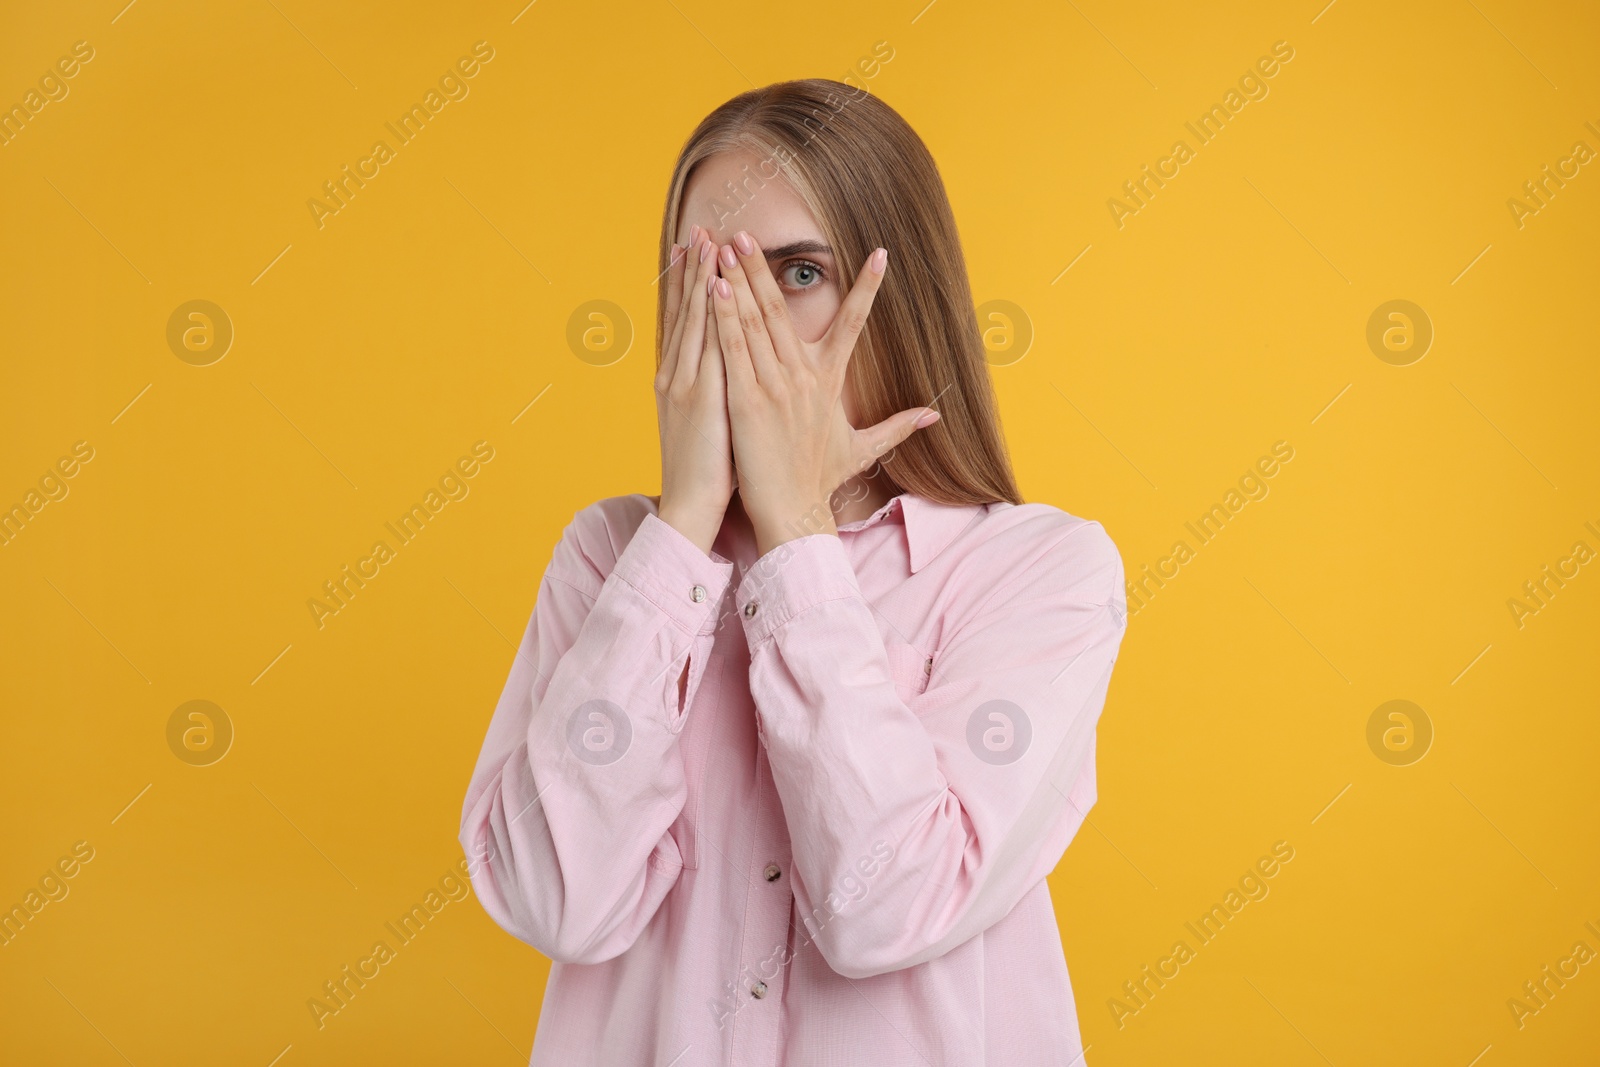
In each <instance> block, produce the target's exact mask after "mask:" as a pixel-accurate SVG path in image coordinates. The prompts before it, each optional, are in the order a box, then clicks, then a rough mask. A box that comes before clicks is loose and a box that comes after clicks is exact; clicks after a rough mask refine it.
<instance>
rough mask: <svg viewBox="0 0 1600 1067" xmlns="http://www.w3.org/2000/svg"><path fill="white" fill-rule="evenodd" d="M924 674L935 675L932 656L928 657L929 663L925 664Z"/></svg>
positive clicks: (923, 666)
mask: <svg viewBox="0 0 1600 1067" xmlns="http://www.w3.org/2000/svg"><path fill="white" fill-rule="evenodd" d="M922 673H923V674H932V673H933V657H932V656H929V657H928V662H926V663H924V664H923V665H922Z"/></svg>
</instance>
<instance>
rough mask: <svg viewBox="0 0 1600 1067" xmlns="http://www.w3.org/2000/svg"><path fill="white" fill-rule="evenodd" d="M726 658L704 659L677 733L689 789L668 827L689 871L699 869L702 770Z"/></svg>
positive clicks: (719, 705) (715, 724) (718, 712)
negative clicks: (681, 808) (680, 728)
mask: <svg viewBox="0 0 1600 1067" xmlns="http://www.w3.org/2000/svg"><path fill="white" fill-rule="evenodd" d="M727 668H728V660H727V657H726V656H721V655H717V654H715V653H713V654H712V655H711V656H710V657H709V658H708V659H707V660H706V667H705V670H704V671H703V672H702V673H701V676H700V684H699V686H698V687H697V688H696V689H695V694H694V699H693V700H692V701H690V703H689V710H688V711H687V712H685V714H684V724H683V729H682V730H681V731H679V733H678V751H679V753H680V754H681V755H682V757H683V774H684V780H685V782H687V784H688V787H689V795H688V798H687V799H686V800H685V801H684V802H683V811H682V813H681V814H679V816H678V818H677V819H676V820H675V821H674V822H673V824H672V829H671V833H672V838H673V840H674V841H676V842H677V843H678V852H679V853H680V854H681V855H682V856H683V865H684V867H685V868H686V869H689V870H693V869H694V868H696V867H699V866H700V852H701V848H700V825H701V815H702V809H703V807H704V803H705V795H706V790H705V780H706V767H707V765H708V764H709V763H710V762H711V749H712V744H713V742H714V741H715V740H716V738H717V735H718V733H719V720H720V719H721V717H722V710H723V705H724V703H725V701H724V688H725V676H726V674H727Z"/></svg>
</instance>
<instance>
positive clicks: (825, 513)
mask: <svg viewBox="0 0 1600 1067" xmlns="http://www.w3.org/2000/svg"><path fill="white" fill-rule="evenodd" d="M888 261H889V254H888V252H887V251H885V250H884V249H882V248H879V249H877V250H876V251H874V252H873V253H872V254H871V255H870V256H868V257H867V262H866V265H865V266H863V267H862V269H861V273H860V274H859V275H858V276H857V277H856V282H855V285H854V286H852V287H851V289H850V292H849V293H848V294H847V295H846V296H845V298H844V302H843V303H842V304H841V305H840V307H839V311H838V314H836V315H835V316H834V319H833V322H832V323H831V324H829V326H828V330H827V332H826V333H824V334H823V335H822V337H821V338H820V339H819V340H817V341H815V342H807V341H803V340H801V339H800V337H799V336H798V335H797V334H796V333H795V330H794V323H793V322H792V321H791V319H790V316H789V305H788V303H787V301H786V300H785V299H784V296H783V292H782V291H781V290H780V289H779V288H778V284H777V282H776V280H774V278H773V277H772V272H771V271H770V270H768V269H767V260H766V256H765V255H764V254H763V253H762V251H761V248H760V246H758V245H757V244H756V243H755V241H754V239H753V238H751V237H749V235H747V234H743V233H740V234H738V235H737V236H735V238H734V243H733V244H732V245H724V246H723V247H722V248H721V249H719V251H718V265H719V266H718V270H719V274H720V277H717V278H716V279H714V280H713V282H712V286H713V301H714V303H715V306H716V314H717V333H718V335H719V339H720V341H721V345H722V353H723V357H724V359H725V361H726V363H727V373H728V419H729V425H730V429H731V432H732V437H733V456H734V463H735V466H736V467H737V469H738V476H739V497H740V499H741V500H742V501H743V503H744V507H745V511H746V513H747V514H748V515H749V516H750V522H751V525H752V526H753V527H754V529H755V535H756V547H757V549H758V551H759V552H760V553H761V554H763V555H765V554H766V553H767V552H769V551H771V550H772V549H773V548H775V547H777V546H778V545H780V544H782V543H783V542H785V541H789V540H792V539H794V538H797V537H803V536H805V535H807V534H813V533H836V532H837V527H836V525H835V524H834V519H833V511H832V508H831V507H830V505H829V502H828V501H829V498H830V497H831V496H832V495H833V492H834V490H836V489H837V488H839V486H840V485H841V484H842V483H843V482H844V481H845V479H847V478H849V477H851V476H852V475H855V474H859V473H861V472H862V471H864V470H866V469H867V468H868V467H870V466H871V465H872V463H873V461H874V460H876V459H877V458H878V457H880V456H881V455H883V453H884V452H885V451H887V450H888V449H890V448H893V447H894V446H895V445H898V444H899V443H900V442H901V441H904V440H905V439H906V438H907V437H909V436H911V434H912V433H913V432H914V431H915V430H917V429H919V428H920V427H922V426H929V425H932V424H933V423H934V422H935V421H937V420H938V418H939V413H938V412H937V411H934V410H933V409H932V408H925V407H924V408H910V409H908V410H906V411H902V412H900V413H898V414H896V415H891V416H890V417H889V418H887V419H885V420H884V421H882V422H880V423H878V424H877V425H876V426H871V427H868V428H867V429H864V430H858V429H856V428H855V427H853V426H851V425H850V422H849V420H848V419H846V418H845V413H844V404H843V401H842V397H843V394H844V383H845V375H846V373H847V371H848V369H849V365H850V356H851V353H852V352H853V351H854V350H855V344H856V339H857V338H858V337H860V335H861V331H862V329H863V328H864V327H865V326H866V324H867V314H868V312H870V311H871V310H872V302H873V299H874V298H875V297H876V296H877V292H878V286H879V284H880V283H881V282H882V281H883V272H884V268H885V267H886V266H887V265H888Z"/></svg>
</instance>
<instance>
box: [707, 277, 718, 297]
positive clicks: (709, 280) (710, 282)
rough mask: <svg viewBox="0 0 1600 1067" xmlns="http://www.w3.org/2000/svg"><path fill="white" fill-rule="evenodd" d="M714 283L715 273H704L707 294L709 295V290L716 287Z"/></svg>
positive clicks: (715, 281)
mask: <svg viewBox="0 0 1600 1067" xmlns="http://www.w3.org/2000/svg"><path fill="white" fill-rule="evenodd" d="M716 285H717V276H716V275H715V274H708V275H706V295H707V296H710V295H711V290H712V289H714V288H716Z"/></svg>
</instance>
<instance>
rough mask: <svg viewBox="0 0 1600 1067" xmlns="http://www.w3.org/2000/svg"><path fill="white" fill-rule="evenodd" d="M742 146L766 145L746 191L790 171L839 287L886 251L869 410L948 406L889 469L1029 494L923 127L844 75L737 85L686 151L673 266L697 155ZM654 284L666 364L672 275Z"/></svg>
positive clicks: (872, 337)
mask: <svg viewBox="0 0 1600 1067" xmlns="http://www.w3.org/2000/svg"><path fill="white" fill-rule="evenodd" d="M739 149H750V150H753V151H755V152H757V153H759V154H760V155H761V157H762V162H761V164H760V166H759V167H758V168H757V169H756V170H747V172H746V177H745V179H744V182H743V186H742V188H741V189H740V192H741V193H745V194H747V195H759V194H758V193H757V190H758V189H759V187H760V186H761V185H763V184H765V183H766V182H768V181H775V180H783V179H787V180H788V182H789V184H790V185H791V186H792V187H793V188H794V190H795V192H797V193H798V194H799V195H800V197H801V199H802V200H804V201H805V203H806V205H807V206H808V207H809V208H810V209H811V213H812V214H813V215H814V216H815V217H816V219H817V222H818V223H819V224H820V226H821V228H822V232H823V236H824V237H825V238H826V240H827V242H828V244H829V245H830V246H831V247H832V248H833V252H834V257H835V259H836V261H837V263H838V266H839V275H838V277H839V280H840V284H841V286H842V287H843V288H845V289H846V290H848V288H849V286H850V285H851V284H852V283H853V282H854V280H855V277H856V275H857V274H858V273H859V272H860V270H861V267H862V264H864V263H865V262H866V257H867V256H868V255H869V254H870V253H871V252H872V250H873V249H875V248H878V247H880V246H881V247H883V248H887V249H888V250H889V254H890V260H889V271H888V273H887V274H886V275H885V276H884V279H883V283H882V286H881V287H880V288H879V290H878V295H877V299H876V301H875V302H874V303H873V306H872V313H871V314H870V315H869V316H868V317H867V326H866V329H865V330H863V331H862V334H861V337H860V339H859V340H858V341H857V342H856V350H855V353H854V355H853V356H852V357H851V361H850V375H851V381H852V383H853V385H854V388H855V397H856V402H857V406H858V408H859V413H860V417H861V418H862V419H864V420H865V421H864V423H863V425H867V426H870V425H873V424H874V423H877V422H879V421H881V420H883V419H886V418H888V417H889V416H890V415H893V414H894V413H895V412H898V411H904V410H906V409H907V408H913V407H922V406H930V407H934V408H936V409H937V410H938V411H939V413H940V416H941V417H940V420H939V422H937V423H935V424H934V426H932V427H931V428H929V429H927V430H918V431H917V432H915V433H913V434H912V435H911V436H910V437H909V438H907V439H906V440H905V441H904V442H903V443H902V444H900V445H897V446H896V447H895V449H894V451H893V453H892V454H890V455H889V456H886V457H885V462H883V463H882V465H881V470H882V472H883V476H884V477H885V478H887V480H888V481H889V482H890V483H892V486H893V487H894V488H896V489H897V490H899V491H903V492H910V493H915V494H916V495H918V496H922V497H926V498H928V499H930V500H934V501H938V502H939V503H944V504H986V503H990V502H993V501H1007V502H1009V503H1012V504H1020V503H1022V496H1021V494H1020V493H1019V492H1018V490H1017V484H1016V477H1015V475H1014V474H1013V473H1012V470H1011V460H1010V457H1009V456H1008V454H1007V452H1006V446H1005V439H1004V437H1003V436H1002V434H1001V430H1000V412H999V408H998V406H997V404H996V403H995V396H994V388H993V386H992V384H991V382H990V380H989V369H988V363H987V361H986V360H985V358H984V348H983V339H982V338H981V336H980V335H979V332H978V319H977V313H976V311H975V310H974V308H973V304H972V292H971V288H970V286H969V284H968V281H967V264H966V259H965V257H964V256H962V254H961V241H960V238H959V237H958V236H957V233H956V221H955V214H954V213H953V212H952V211H951V210H950V199H949V197H948V196H947V195H946V194H945V189H944V182H943V180H942V179H941V178H940V177H939V168H938V167H937V165H935V163H934V161H933V156H932V155H931V154H930V153H929V152H928V149H927V146H926V145H924V144H923V143H922V139H921V138H920V137H918V136H917V134H916V132H915V131H914V130H912V128H911V127H910V126H909V125H907V123H906V121H905V119H903V118H901V117H900V115H899V114H898V113H896V112H895V110H894V109H893V108H891V107H889V105H887V104H885V103H883V102H882V101H881V100H879V99H878V98H877V97H875V96H873V95H872V94H870V93H868V92H867V91H865V90H864V89H856V88H854V87H852V86H848V85H845V84H843V83H841V82H836V81H828V80H826V79H822V78H807V79H804V80H801V81H788V82H779V83H777V84H775V85H769V86H767V87H766V88H764V89H755V90H752V91H750V92H747V93H741V94H739V95H738V96H736V97H734V98H733V99H732V100H729V101H728V102H727V103H725V104H723V105H722V106H720V107H718V108H717V109H716V110H715V111H713V112H711V114H709V115H707V116H706V117H705V119H704V120H703V121H702V122H701V123H700V125H699V126H698V127H696V128H695V131H694V133H692V134H690V135H689V139H688V141H686V142H685V143H684V146H683V150H682V151H681V152H680V153H679V154H678V162H677V165H676V166H675V167H674V168H673V171H672V182H671V184H670V185H669V186H668V189H667V203H666V210H665V212H664V214H663V216H662V220H661V248H660V260H659V263H658V266H659V268H660V270H661V271H662V272H663V273H665V271H666V269H667V264H668V260H669V256H670V253H671V247H672V244H673V243H674V242H676V243H679V244H682V243H683V238H684V237H685V236H686V235H680V234H678V233H677V232H676V231H677V225H678V214H679V209H680V207H681V205H682V200H683V190H684V187H685V186H686V185H687V184H688V181H689V178H690V176H691V175H692V174H693V172H694V169H695V167H696V166H697V165H698V164H699V163H700V162H702V161H703V160H705V159H706V158H708V157H710V156H712V155H716V154H718V153H720V152H727V151H734V150H739ZM780 175H781V176H782V177H781V178H780ZM730 203H733V204H735V205H736V206H737V205H738V203H739V201H735V200H732V199H731V198H730ZM732 213H733V212H731V211H730V212H729V214H732ZM896 264H899V266H898V268H897V267H896V266H895V265H896ZM657 288H658V290H659V295H658V300H657V309H656V365H657V366H658V367H659V366H660V365H661V357H662V351H661V348H662V345H663V344H664V343H665V341H664V338H663V337H662V329H661V327H662V324H663V322H664V321H665V314H666V286H665V285H661V286H658V287H657Z"/></svg>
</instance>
